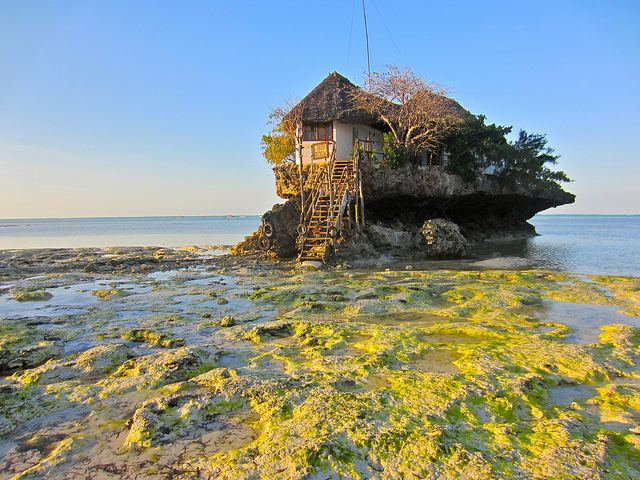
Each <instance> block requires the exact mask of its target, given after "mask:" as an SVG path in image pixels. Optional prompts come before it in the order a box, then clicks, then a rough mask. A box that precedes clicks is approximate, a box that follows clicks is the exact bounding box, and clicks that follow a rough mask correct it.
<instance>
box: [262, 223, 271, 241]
mask: <svg viewBox="0 0 640 480" xmlns="http://www.w3.org/2000/svg"><path fill="white" fill-rule="evenodd" d="M262 233H263V234H264V236H265V237H267V238H271V237H273V225H271V223H270V222H262Z"/></svg>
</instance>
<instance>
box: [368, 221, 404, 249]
mask: <svg viewBox="0 0 640 480" xmlns="http://www.w3.org/2000/svg"><path fill="white" fill-rule="evenodd" d="M367 236H368V237H369V240H371V243H372V244H373V246H374V247H376V248H377V249H379V250H388V249H394V250H407V249H411V248H413V246H414V242H413V237H412V236H411V234H410V233H409V232H407V231H405V230H399V229H396V228H388V227H383V226H381V225H369V226H368V227H367Z"/></svg>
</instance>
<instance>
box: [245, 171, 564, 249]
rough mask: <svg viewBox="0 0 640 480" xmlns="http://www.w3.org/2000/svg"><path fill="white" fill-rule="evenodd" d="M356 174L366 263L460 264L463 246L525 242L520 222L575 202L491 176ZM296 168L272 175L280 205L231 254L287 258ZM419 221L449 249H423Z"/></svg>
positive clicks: (557, 191)
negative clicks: (380, 259) (374, 256)
mask: <svg viewBox="0 0 640 480" xmlns="http://www.w3.org/2000/svg"><path fill="white" fill-rule="evenodd" d="M362 167H363V172H362V178H363V186H362V187H363V195H364V200H365V214H366V221H367V228H366V230H365V233H366V236H367V237H368V238H367V239H363V238H359V241H358V242H357V243H358V248H355V250H362V252H363V253H364V254H366V255H369V254H371V251H372V249H375V251H377V252H378V253H393V254H399V255H407V254H410V255H428V256H443V255H444V256H460V255H463V254H464V251H465V250H466V242H464V241H465V240H466V241H467V242H482V241H485V240H494V239H510V238H523V237H528V236H533V235H535V234H536V232H535V228H534V227H533V225H531V224H530V223H528V222H527V220H529V219H530V218H531V217H533V216H534V215H535V214H536V213H538V212H541V211H543V210H546V209H548V208H553V207H558V206H560V205H565V204H568V203H573V202H574V200H575V196H574V195H573V194H571V193H568V192H565V191H564V190H562V189H561V188H559V187H543V186H539V185H524V184H521V183H516V182H514V181H510V180H508V179H504V178H501V177H498V176H496V175H481V176H479V177H477V178H476V179H475V180H473V181H465V180H464V179H463V178H462V177H460V176H459V175H454V174H451V173H448V172H446V171H445V170H444V168H442V167H441V166H427V167H416V166H412V165H405V166H403V167H400V168H397V169H390V168H388V167H383V166H380V165H378V164H375V163H372V162H363V165H362ZM297 168H298V167H297V165H292V164H285V165H279V166H277V167H276V168H274V173H275V176H276V191H277V193H278V195H280V196H281V197H282V198H286V199H288V201H287V202H286V203H284V204H280V205H274V207H273V208H272V209H271V210H270V211H268V212H267V213H265V214H264V215H263V226H261V227H260V229H259V230H258V231H257V232H255V233H254V234H253V235H251V236H249V237H247V238H246V239H245V240H244V241H243V242H241V243H240V244H238V245H237V246H236V247H235V248H234V250H233V253H235V254H243V253H253V252H257V251H265V250H267V251H269V252H271V253H272V255H274V256H277V257H280V258H290V257H293V256H295V254H296V237H297V231H296V227H297V225H298V221H299V216H300V210H299V208H300V207H299V199H298V198H299V197H298V196H299V192H300V188H299V183H298V179H297ZM427 219H440V220H441V221H443V222H445V221H446V222H448V224H449V227H446V229H447V230H448V231H449V232H448V233H446V234H445V233H444V232H442V236H443V238H449V240H447V241H446V242H445V243H451V242H452V243H451V245H449V246H445V245H441V241H438V242H436V243H438V245H437V246H435V247H434V246H433V244H432V245H429V244H428V242H425V240H424V238H423V227H424V222H425V220H427ZM264 225H267V227H268V231H267V232H266V233H268V235H265V232H264V231H263V230H262V228H263V227H264ZM444 225H445V224H443V223H441V222H438V226H437V228H438V229H439V228H440V227H441V226H442V228H445V227H444ZM456 226H457V227H458V228H459V231H458V233H457V234H455V233H454V230H455V228H454V227H456ZM430 235H432V234H430ZM437 235H440V234H437ZM458 235H460V237H458ZM454 237H456V238H457V240H455V241H454V240H453V238H454ZM363 240H364V241H363ZM434 241H435V240H434ZM351 243H352V242H350V241H349V240H347V242H346V244H345V246H344V248H343V250H344V251H351V250H354V249H353V248H352V247H353V245H351ZM454 243H455V244H457V245H456V246H454ZM355 250H354V251H355Z"/></svg>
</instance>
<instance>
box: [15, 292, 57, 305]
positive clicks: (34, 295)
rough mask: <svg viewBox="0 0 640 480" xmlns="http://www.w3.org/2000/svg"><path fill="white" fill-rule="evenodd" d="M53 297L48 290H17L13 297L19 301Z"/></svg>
mask: <svg viewBox="0 0 640 480" xmlns="http://www.w3.org/2000/svg"><path fill="white" fill-rule="evenodd" d="M51 298H53V295H52V294H51V292H47V291H46V290H39V291H34V290H17V291H14V292H13V299H14V300H16V301H18V302H42V301H45V300H50V299H51Z"/></svg>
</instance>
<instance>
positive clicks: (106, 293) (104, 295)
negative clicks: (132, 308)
mask: <svg viewBox="0 0 640 480" xmlns="http://www.w3.org/2000/svg"><path fill="white" fill-rule="evenodd" d="M91 295H94V296H96V297H98V298H100V299H102V300H105V299H109V298H112V297H121V296H124V295H128V292H127V291H125V290H120V289H118V288H112V289H110V290H107V289H102V290H93V291H92V292H91Z"/></svg>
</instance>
